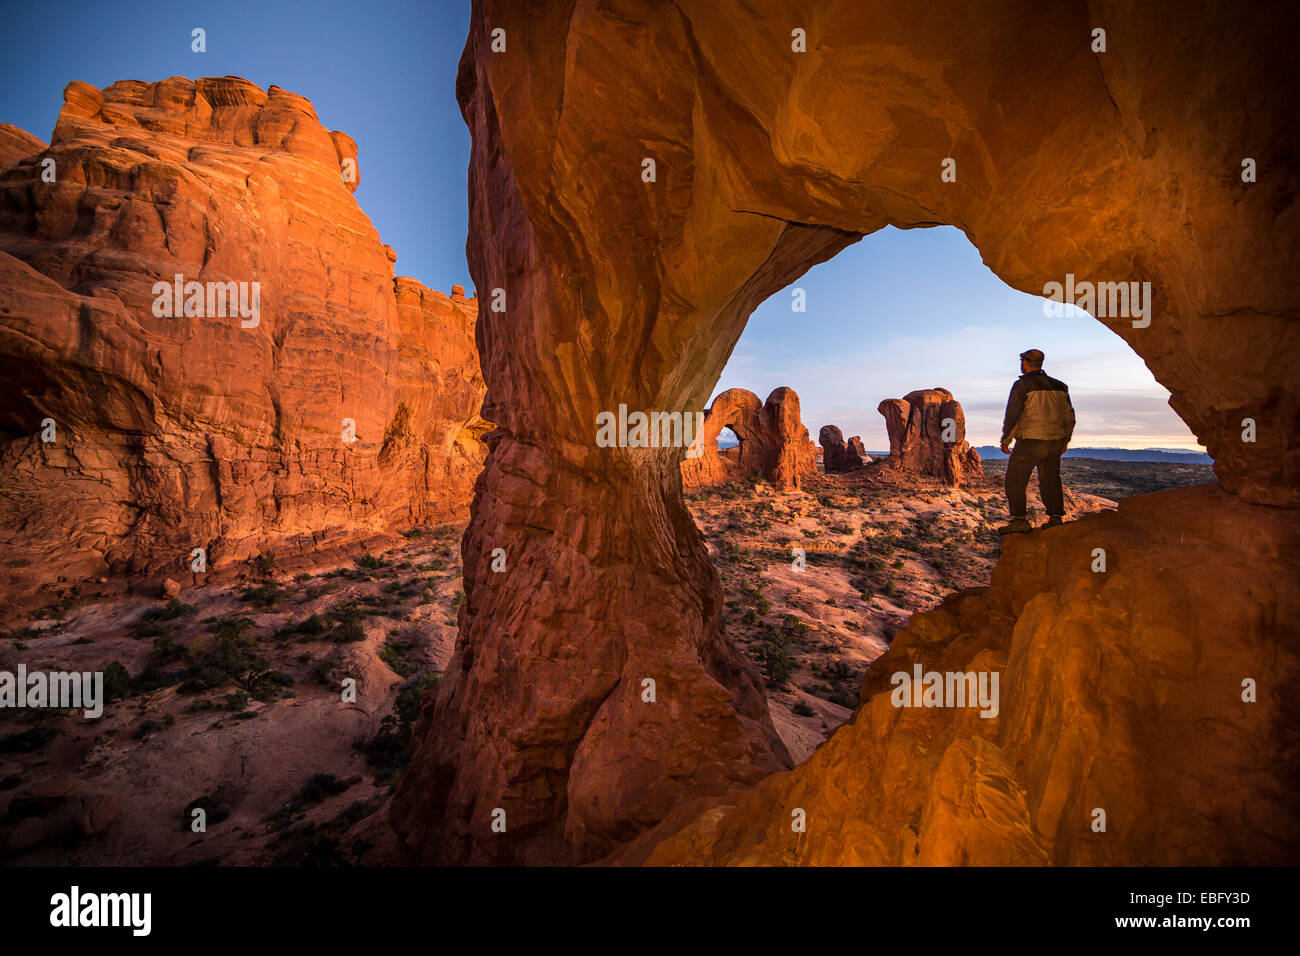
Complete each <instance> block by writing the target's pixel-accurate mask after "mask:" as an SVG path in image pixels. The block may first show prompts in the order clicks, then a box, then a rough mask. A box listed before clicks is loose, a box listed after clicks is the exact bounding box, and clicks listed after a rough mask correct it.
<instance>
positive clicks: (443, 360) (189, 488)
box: [0, 77, 486, 592]
mask: <svg viewBox="0 0 1300 956" xmlns="http://www.w3.org/2000/svg"><path fill="white" fill-rule="evenodd" d="M64 98H65V101H66V102H65V105H64V107H63V111H62V112H61V114H60V116H59V120H58V124H57V126H56V128H55V131H54V136H53V140H52V142H51V144H50V145H49V146H48V147H45V146H44V145H43V144H41V143H40V142H39V141H38V140H34V139H33V138H31V137H28V139H27V140H23V139H22V138H21V137H19V136H18V135H17V134H15V133H8V134H0V146H3V147H4V151H3V155H4V156H5V157H6V159H5V161H6V162H7V163H9V165H7V167H6V168H4V169H3V171H0V364H2V365H3V368H4V376H5V379H6V394H5V397H4V398H3V399H2V400H0V428H2V429H3V443H2V444H0V477H2V481H0V488H2V491H0V555H2V557H0V585H2V586H3V587H4V589H5V590H6V591H11V592H16V591H18V590H21V589H23V588H26V587H28V586H30V585H32V584H34V583H41V582H43V581H48V580H52V579H53V577H54V576H56V575H59V576H66V577H68V578H69V579H76V578H77V577H79V576H84V575H97V574H100V573H105V572H108V571H128V572H132V573H149V572H167V573H174V574H179V573H182V572H183V573H188V572H189V568H190V558H189V555H190V552H191V549H193V548H195V547H203V548H206V549H207V551H208V561H209V567H210V568H211V569H213V570H214V571H220V570H221V569H223V568H225V569H228V568H230V567H231V566H232V565H233V564H234V563H236V562H239V561H240V560H242V559H245V558H247V557H249V556H250V555H255V554H259V553H271V554H279V555H282V556H283V555H288V554H296V553H302V552H308V551H311V550H314V549H316V548H320V547H323V546H327V545H332V544H339V543H344V542H347V541H353V540H357V539H359V538H362V537H366V536H368V535H373V534H376V533H380V532H383V531H386V530H388V529H391V528H393V527H403V526H406V525H409V524H411V523H414V522H418V521H426V520H442V519H446V518H450V517H452V516H454V515H456V514H458V513H460V512H461V510H462V509H463V508H464V507H465V505H466V503H467V502H468V500H469V496H470V489H471V487H472V484H473V481H474V477H475V475H476V474H477V471H478V470H479V466H480V463H481V461H482V459H483V457H484V455H485V453H486V449H485V448H484V447H483V446H482V444H481V442H480V441H479V437H480V436H481V435H482V433H483V431H484V430H485V429H486V424H485V423H483V422H482V421H481V419H479V418H478V411H479V404H480V401H481V398H482V395H483V393H484V384H483V381H482V378H481V374H480V372H479V368H478V360H477V354H476V350H475V347H474V339H473V325H474V322H475V319H476V314H477V302H476V301H475V300H472V299H466V298H465V297H464V296H463V294H462V295H453V296H451V297H448V296H445V295H443V294H441V293H439V292H434V291H432V290H429V289H426V288H424V287H423V286H422V285H420V284H419V283H417V282H415V281H414V280H411V279H405V278H395V277H394V274H393V260H394V258H395V256H394V254H393V253H392V250H390V249H388V247H386V246H385V245H384V244H383V243H382V242H381V241H380V239H379V236H378V234H377V233H376V232H375V229H374V227H373V226H372V225H371V223H370V221H369V219H367V218H366V216H365V214H364V213H363V212H362V211H361V209H360V207H359V206H358V205H357V203H356V201H355V200H354V199H353V197H352V196H351V195H350V192H349V191H350V190H351V189H355V188H356V184H357V182H358V181H359V174H358V175H351V176H349V173H352V172H356V168H355V161H356V145H355V144H354V143H353V142H352V141H351V139H349V138H348V137H347V136H346V135H344V134H342V133H338V132H330V131H328V130H326V129H325V128H324V127H323V126H322V125H321V124H320V122H319V120H318V119H317V117H316V114H315V111H314V110H313V109H312V106H311V104H310V103H309V102H308V101H307V100H306V99H304V98H303V97H301V96H297V95H295V94H292V93H288V92H286V91H284V90H281V89H279V88H278V87H274V86H273V87H271V88H270V90H269V91H263V90H261V89H260V88H258V87H257V86H255V85H253V84H252V83H249V82H247V81H245V80H240V79H236V78H232V77H226V78H209V79H201V80H198V81H195V82H191V81H189V80H185V79H181V78H172V79H169V80H164V81H162V82H159V83H141V82H136V81H123V82H120V83H115V84H113V85H112V86H110V87H108V88H107V89H105V90H103V91H100V90H97V89H95V88H94V87H92V86H90V85H88V84H86V83H72V84H70V85H69V86H68V88H67V90H66V91H65V93H64ZM46 158H52V159H53V160H54V161H55V167H54V168H55V171H56V179H55V181H54V182H45V181H43V179H42V175H41V174H42V171H43V169H44V168H45V166H44V164H43V162H42V161H43V160H44V159H46ZM345 177H347V178H350V179H351V180H352V181H351V182H347V181H345ZM176 274H181V275H183V276H184V278H185V280H186V281H190V280H196V281H200V282H208V281H221V282H226V281H234V282H247V283H250V284H251V283H252V282H257V283H259V288H260V319H259V322H258V324H257V325H256V326H255V327H247V328H245V327H243V322H244V320H243V319H242V318H241V317H238V316H236V317H229V316H228V317H219V316H193V315H191V316H185V315H181V316H178V317H175V318H168V317H161V318H160V317H156V316H155V314H154V304H155V295H154V291H153V286H154V283H155V282H158V281H164V282H171V281H173V277H174V276H175V275H176ZM248 288H249V289H250V290H251V285H250V286H249V287H248ZM249 321H251V319H250V320H249ZM47 418H49V419H53V421H54V422H55V424H56V429H57V431H56V435H57V440H56V441H54V442H52V443H45V442H43V441H42V440H41V437H40V432H41V427H42V426H41V422H42V421H43V420H45V419H47ZM344 419H351V420H352V421H353V422H354V423H355V437H356V441H355V442H345V441H344V440H343V439H344Z"/></svg>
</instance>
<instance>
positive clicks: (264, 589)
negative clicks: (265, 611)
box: [240, 582, 285, 607]
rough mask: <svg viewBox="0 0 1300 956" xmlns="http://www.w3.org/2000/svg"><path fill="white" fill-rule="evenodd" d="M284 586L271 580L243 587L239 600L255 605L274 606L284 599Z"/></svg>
mask: <svg viewBox="0 0 1300 956" xmlns="http://www.w3.org/2000/svg"><path fill="white" fill-rule="evenodd" d="M284 597H285V594H284V588H282V587H280V586H279V585H278V584H275V583H273V582H267V583H266V584H259V585H258V586H257V587H253V588H244V590H243V593H242V594H240V600H241V601H244V602H245V603H247V604H252V605H254V606H255V607H274V606H275V605H277V604H279V603H280V602H281V601H283V600H284Z"/></svg>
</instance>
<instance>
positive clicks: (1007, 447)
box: [1002, 441, 1011, 455]
mask: <svg viewBox="0 0 1300 956" xmlns="http://www.w3.org/2000/svg"><path fill="white" fill-rule="evenodd" d="M1002 454H1004V455H1009V454H1011V442H1009V441H1003V442H1002Z"/></svg>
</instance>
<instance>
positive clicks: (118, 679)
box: [104, 661, 131, 700]
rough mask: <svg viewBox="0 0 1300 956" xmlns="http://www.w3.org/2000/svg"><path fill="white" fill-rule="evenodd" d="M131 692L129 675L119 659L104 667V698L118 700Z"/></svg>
mask: <svg viewBox="0 0 1300 956" xmlns="http://www.w3.org/2000/svg"><path fill="white" fill-rule="evenodd" d="M130 693H131V675H130V674H129V673H128V672H127V669H126V668H125V667H123V666H122V663H121V662H120V661H113V662H112V663H110V664H109V665H108V666H107V667H105V668H104V699H105V700H120V699H121V698H123V697H127V696H129V695H130Z"/></svg>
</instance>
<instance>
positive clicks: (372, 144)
mask: <svg viewBox="0 0 1300 956" xmlns="http://www.w3.org/2000/svg"><path fill="white" fill-rule="evenodd" d="M0 16H2V17H3V23H4V38H3V60H2V61H0V121H3V122H9V123H14V124H15V125H17V126H20V127H22V128H23V129H26V130H28V131H29V132H31V133H34V134H35V135H37V136H39V137H40V138H42V139H45V140H48V139H49V136H50V132H51V131H52V130H53V128H54V121H55V119H56V117H57V116H58V112H59V109H60V107H61V106H62V104H63V96H62V93H63V88H64V87H65V86H66V85H67V84H68V82H69V81H71V80H83V81H85V82H88V83H92V84H94V85H95V86H97V87H100V88H103V87H105V86H107V85H109V84H110V83H113V82H115V81H117V80H121V79H135V80H159V79H164V78H166V77H169V76H186V77H189V78H191V79H194V78H196V77H200V76H224V75H227V74H231V75H235V76H242V77H245V78H247V79H249V80H252V81H253V82H254V83H257V84H258V85H259V86H261V87H263V88H264V89H265V88H266V87H268V86H270V85H272V84H275V85H278V86H281V87H284V88H285V89H287V90H290V91H292V92H294V93H299V94H301V95H303V96H306V97H307V98H308V99H310V100H311V101H312V103H313V104H314V105H315V107H316V112H317V115H318V116H320V118H321V121H322V122H323V123H324V124H325V125H326V126H327V127H328V128H330V129H338V130H342V131H343V132H345V133H347V134H348V135H350V136H351V137H352V138H353V139H354V140H356V142H357V147H358V161H359V164H360V167H361V185H360V187H359V188H358V189H357V192H356V198H357V201H358V202H359V203H360V204H361V208H362V209H364V210H365V212H366V213H367V214H368V215H369V216H370V218H371V220H372V221H373V222H374V224H375V227H376V228H377V229H378V231H379V234H380V236H381V237H382V239H383V241H384V242H386V243H388V244H389V245H391V246H392V247H393V248H394V249H395V250H396V251H397V256H398V259H397V265H396V268H397V272H398V273H399V274H401V275H410V276H414V277H415V278H417V279H419V280H420V281H421V282H424V283H425V284H426V285H428V286H431V287H433V288H436V289H441V290H443V291H444V292H445V291H448V290H449V289H450V288H451V286H452V284H453V283H461V284H463V285H465V286H466V287H467V288H472V287H473V283H472V282H471V281H470V278H469V270H468V268H467V266H466V264H465V232H466V223H467V199H466V187H465V182H466V173H465V167H466V164H467V163H468V161H469V134H468V132H467V131H466V129H465V125H464V122H463V121H462V119H461V116H460V110H459V107H458V106H457V105H456V100H455V80H456V67H457V62H458V60H459V58H460V51H461V48H462V47H463V45H464V42H465V34H466V32H467V30H468V26H469V2H468V0H411V2H390V0H371V2H367V3H355V2H337V0H319V2H313V3H304V2H296V3H286V2H279V0H262V2H256V3H250V2H239V0H236V2H220V3H214V2H211V0H205V2H201V3H197V2H191V0H176V2H167V3H164V2H140V0H118V2H113V3H83V2H62V3H60V2H53V3H11V2H4V3H0ZM195 27H202V28H204V30H206V31H207V52H205V53H194V52H192V51H191V49H190V44H191V37H190V32H191V30H193V29H194V28H195ZM795 285H796V286H798V287H800V288H803V289H804V290H805V292H806V295H807V311H806V312H804V313H794V312H792V311H791V309H790V293H789V291H785V292H781V293H778V294H777V295H775V296H773V297H772V298H771V299H769V300H768V301H767V302H766V303H764V304H763V305H762V306H760V307H759V309H758V310H757V311H756V312H755V314H754V316H753V317H752V318H751V319H750V322H749V325H748V327H747V328H746V330H745V334H744V335H743V336H742V337H741V339H740V342H739V343H738V345H737V346H736V350H735V352H734V353H733V355H732V357H731V361H730V362H729V363H728V365H727V368H726V370H725V371H724V372H723V375H722V378H721V381H720V382H719V383H718V386H717V388H716V389H715V391H714V394H716V393H717V392H720V391H722V390H723V389H726V388H732V387H744V388H748V389H750V390H751V391H753V392H755V393H757V394H758V395H759V397H760V398H765V397H766V396H767V394H768V393H769V392H770V391H771V390H772V389H773V388H776V387H777V386H779V385H788V386H790V387H792V388H794V389H795V391H797V392H798V393H799V396H800V399H801V401H802V405H803V412H804V423H805V424H806V425H807V426H808V428H809V431H810V432H811V433H812V435H813V438H814V440H815V439H816V435H817V432H818V430H819V429H820V427H821V426H822V425H826V424H835V425H839V426H840V427H841V428H842V429H843V431H844V433H845V435H846V436H849V435H861V436H862V439H863V441H864V442H865V443H866V445H867V447H868V448H872V449H877V448H882V447H887V442H886V439H885V430H884V421H883V419H882V418H881V417H880V415H879V414H877V412H876V410H875V409H876V405H877V404H878V403H879V402H880V400H881V399H883V398H898V397H902V396H903V395H904V394H906V393H907V392H910V391H912V390H914V389H917V388H928V387H931V386H936V385H938V386H942V387H944V388H948V389H950V390H951V391H952V392H953V394H954V395H956V397H957V399H958V400H959V401H961V403H962V405H963V407H964V408H965V410H966V417H967V421H968V437H969V438H970V439H971V441H972V442H973V443H974V444H991V443H994V442H995V441H996V438H997V435H998V431H999V426H1000V422H1001V414H1002V408H1003V405H1004V403H1005V401H1006V394H1007V391H1008V389H1009V388H1010V386H1011V382H1012V381H1013V380H1014V379H1015V377H1016V375H1017V374H1018V367H1017V364H1018V360H1017V358H1016V356H1017V355H1018V354H1019V353H1020V352H1021V351H1023V350H1024V349H1026V348H1031V347H1036V348H1040V349H1042V350H1043V351H1044V352H1046V353H1047V369H1048V371H1049V372H1050V373H1051V374H1053V375H1055V376H1057V377H1058V378H1062V379H1064V380H1065V381H1066V382H1067V383H1068V384H1069V385H1070V389H1071V393H1072V395H1073V396H1074V403H1075V407H1076V409H1077V410H1078V413H1079V426H1078V430H1077V432H1076V439H1075V444H1076V445H1115V446H1121V447H1131V448H1142V447H1148V446H1160V447H1184V448H1195V447H1197V446H1196V441H1195V439H1194V438H1193V436H1192V435H1191V433H1190V432H1189V431H1188V430H1187V428H1186V426H1184V425H1183V424H1182V422H1181V421H1179V419H1178V417H1177V416H1176V415H1175V414H1174V413H1173V411H1172V410H1171V409H1170V408H1169V407H1168V405H1167V404H1166V401H1167V398H1168V393H1167V392H1165V390H1164V389H1162V388H1161V387H1160V386H1159V385H1157V384H1156V382H1155V380H1154V379H1153V378H1152V376H1151V374H1150V372H1149V371H1148V370H1147V369H1146V367H1145V365H1143V363H1142V361H1141V359H1139V358H1138V357H1137V355H1135V354H1134V353H1133V352H1132V351H1131V350H1130V349H1129V348H1128V347H1127V346H1126V345H1125V344H1124V343H1123V341H1122V340H1120V339H1119V337H1118V336H1116V335H1114V334H1113V333H1112V332H1110V331H1109V330H1108V329H1106V328H1105V327H1104V326H1102V325H1101V324H1100V323H1099V322H1096V321H1093V320H1092V319H1091V318H1088V317H1087V316H1079V315H1076V316H1074V317H1071V318H1065V319H1047V318H1044V316H1043V314H1042V308H1041V300H1040V299H1039V298H1037V297H1035V296H1029V295H1024V294H1022V293H1020V292H1016V291H1014V290H1012V289H1010V288H1008V287H1007V286H1006V285H1004V284H1003V283H1002V282H1001V280H999V279H998V278H997V277H996V276H994V275H993V274H992V273H991V272H990V271H989V270H988V269H987V268H985V267H984V265H983V263H982V262H981V261H980V257H979V253H978V252H977V251H976V250H975V249H974V247H973V246H971V244H970V243H969V242H968V241H967V240H966V238H965V236H963V235H962V234H961V233H960V232H958V231H957V230H956V229H952V228H937V229H918V230H911V231H906V232H904V231H900V230H896V229H886V230H882V231H881V232H878V233H876V234H874V235H871V236H868V237H867V238H866V239H864V240H862V241H861V242H860V243H858V244H856V245H854V246H851V247H850V248H848V249H846V250H844V251H843V252H841V253H840V254H839V255H838V256H836V257H835V258H834V259H832V260H831V261H830V262H827V263H824V264H822V265H820V266H818V267H816V268H814V269H813V270H812V271H811V272H809V273H808V274H807V275H805V276H804V277H803V278H801V279H800V280H799V281H798V282H796V283H795Z"/></svg>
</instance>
